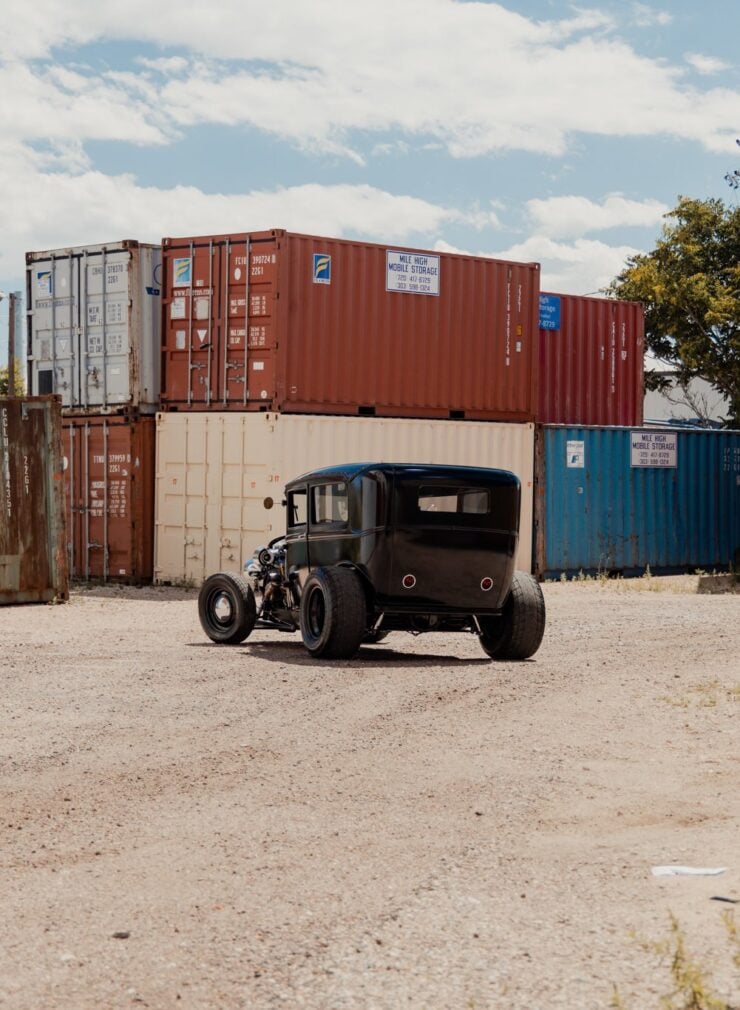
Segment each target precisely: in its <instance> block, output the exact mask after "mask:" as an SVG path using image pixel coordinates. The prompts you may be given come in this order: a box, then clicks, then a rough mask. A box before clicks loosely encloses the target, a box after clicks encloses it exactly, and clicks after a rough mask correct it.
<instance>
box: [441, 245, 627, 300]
mask: <svg viewBox="0 0 740 1010" xmlns="http://www.w3.org/2000/svg"><path fill="white" fill-rule="evenodd" d="M434 248H435V249H436V250H437V251H438V252H448V253H462V254H464V255H468V256H471V255H472V256H492V257H493V258H494V259H504V260H513V261H514V262H519V263H540V264H541V265H542V271H541V275H540V287H541V289H542V290H543V291H553V292H558V293H560V294H570V295H598V294H600V293H601V292H602V291H603V290H604V289H605V288H606V287H607V286H608V285H609V284H610V282H611V281H612V280H613V279H614V278H615V277H616V276H617V274H618V273H619V272H620V271H621V270H622V269H623V267H624V265H625V263H626V261H627V259H628V257H630V256H634V255H635V254H636V253H638V252H641V251H642V250H640V249H635V248H633V247H632V246H625V245H619V246H611V245H608V244H607V243H605V242H595V241H592V240H587V239H578V240H577V241H575V242H571V243H568V242H555V241H554V240H553V239H552V238H550V237H549V236H546V235H531V236H529V237H528V238H526V239H524V241H522V242H518V243H516V244H515V245H511V246H509V247H508V248H506V249H497V250H496V251H495V252H490V251H485V252H483V251H481V250H475V249H462V248H460V247H459V246H454V245H451V244H450V243H449V242H446V241H444V240H442V239H440V240H439V241H437V242H436V243H435V244H434Z"/></svg>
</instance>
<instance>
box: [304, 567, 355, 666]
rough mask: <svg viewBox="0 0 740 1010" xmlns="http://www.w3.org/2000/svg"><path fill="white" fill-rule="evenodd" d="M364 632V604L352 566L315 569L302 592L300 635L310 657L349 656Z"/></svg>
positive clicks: (352, 654) (344, 657)
mask: <svg viewBox="0 0 740 1010" xmlns="http://www.w3.org/2000/svg"><path fill="white" fill-rule="evenodd" d="M366 632H367V604H366V601H365V593H364V592H363V589H362V584H361V582H360V579H359V576H358V575H357V573H356V572H354V571H353V570H352V569H351V568H317V569H316V571H314V572H312V573H311V574H310V575H309V577H308V579H307V580H306V584H305V586H304V587H303V592H302V593H301V635H302V636H303V644H304V645H305V646H306V648H307V649H308V651H309V652H310V653H311V655H312V656H316V657H319V656H320V657H323V658H324V659H351V657H352V656H354V654H355V653H356V652H357V650H358V649H359V648H360V645H361V644H362V640H363V639H364V637H365V634H366Z"/></svg>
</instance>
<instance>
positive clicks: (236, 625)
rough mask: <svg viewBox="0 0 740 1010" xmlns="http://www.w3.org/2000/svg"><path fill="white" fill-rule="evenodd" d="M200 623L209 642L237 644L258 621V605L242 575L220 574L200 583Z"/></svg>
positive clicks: (247, 635) (248, 633)
mask: <svg viewBox="0 0 740 1010" xmlns="http://www.w3.org/2000/svg"><path fill="white" fill-rule="evenodd" d="M198 616H199V617H200V623H201V626H202V628H203V630H204V631H205V633H206V634H207V635H208V637H209V638H210V640H211V641H212V642H217V643H218V644H219V645H238V644H239V643H240V642H243V641H244V639H245V638H248V637H249V635H250V634H251V632H252V629H253V628H254V625H255V621H256V620H257V605H256V603H255V599H254V593H253V592H252V587H251V586H250V584H249V582H247V580H246V579H245V578H243V576H241V575H233V574H232V573H231V572H219V573H218V574H217V575H211V576H210V577H209V578H207V579H206V581H205V582H204V583H203V585H202V587H201V590H200V593H199V594H198Z"/></svg>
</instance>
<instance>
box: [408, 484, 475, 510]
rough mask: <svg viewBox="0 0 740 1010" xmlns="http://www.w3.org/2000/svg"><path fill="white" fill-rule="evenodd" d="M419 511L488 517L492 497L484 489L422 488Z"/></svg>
mask: <svg viewBox="0 0 740 1010" xmlns="http://www.w3.org/2000/svg"><path fill="white" fill-rule="evenodd" d="M419 511H420V512H446V513H452V514H457V515H460V514H463V515H466V514H467V515H486V514H487V513H488V512H489V511H490V497H489V493H488V491H486V490H485V489H484V488H474V487H466V488H452V487H421V488H419Z"/></svg>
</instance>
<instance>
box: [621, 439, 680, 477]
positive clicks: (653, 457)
mask: <svg viewBox="0 0 740 1010" xmlns="http://www.w3.org/2000/svg"><path fill="white" fill-rule="evenodd" d="M630 453H631V458H630V466H633V467H673V468H675V467H676V466H678V434H677V433H676V432H675V431H673V432H662V431H632V432H630Z"/></svg>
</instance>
